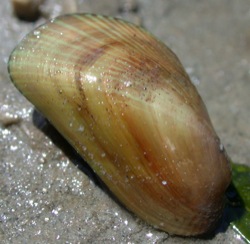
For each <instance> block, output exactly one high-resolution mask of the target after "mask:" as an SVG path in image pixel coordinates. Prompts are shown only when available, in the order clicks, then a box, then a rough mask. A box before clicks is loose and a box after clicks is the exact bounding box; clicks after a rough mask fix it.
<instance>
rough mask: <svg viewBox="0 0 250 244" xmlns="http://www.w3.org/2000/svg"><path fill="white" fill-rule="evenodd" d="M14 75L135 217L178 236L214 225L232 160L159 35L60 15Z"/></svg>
mask: <svg viewBox="0 0 250 244" xmlns="http://www.w3.org/2000/svg"><path fill="white" fill-rule="evenodd" d="M9 73H10V76H11V79H12V81H13V83H14V84H15V86H16V87H17V88H18V89H19V90H20V91H21V92H22V94H23V95H24V96H25V97H27V99H29V100H30V101H31V102H32V103H33V104H34V105H35V106H36V107H37V109H38V110H40V111H41V112H42V113H43V114H44V115H45V116H46V117H47V118H48V119H49V121H50V122H51V123H52V124H53V125H54V126H55V127H56V128H57V129H58V131H59V132H60V133H61V134H62V135H63V136H64V137H65V138H66V139H67V140H68V141H69V142H70V143H71V144H72V146H73V147H74V148H75V149H76V150H77V151H78V152H79V154H80V155H81V156H82V157H83V158H84V159H85V160H86V161H87V162H88V163H89V165H90V166H91V167H92V168H93V170H94V171H95V172H96V174H97V175H98V176H99V177H100V178H101V179H102V180H103V182H104V183H105V184H106V185H107V186H108V187H109V189H110V190H111V191H112V192H113V194H114V195H115V196H116V197H117V198H118V199H119V201H120V202H121V203H122V204H123V205H124V206H126V207H127V208H128V209H129V210H131V211H132V212H134V213H135V214H136V215H137V216H139V217H141V218H142V219H144V220H145V221H147V222H148V223H150V224H152V225H154V226H156V227H157V228H159V229H161V230H164V231H167V232H169V233H170V234H177V235H185V236H187V235H199V234H202V233H204V232H207V231H209V230H211V229H212V228H214V227H215V223H216V222H217V221H218V219H219V218H220V215H221V212H222V209H223V204H224V192H225V190H226V188H227V186H228V184H229V182H230V177H231V173H230V166H229V163H228V159H227V156H226V153H225V150H224V149H223V147H222V146H221V144H220V140H219V139H218V137H217V135H216V133H215V131H214V129H213V126H212V125H211V122H210V119H209V117H208V114H207V111H206V108H205V106H204V103H203V102H202V100H201V98H200V96H199V94H198V93H197V91H196V89H195V87H194V85H193V84H192V83H191V82H190V80H189V77H188V76H187V74H186V73H185V71H184V69H183V67H182V65H181V64H180V62H179V60H178V58H177V57H176V56H175V54H174V53H173V52H172V51H171V50H170V49H169V48H168V47H166V46H165V45H164V44H163V43H162V42H160V41H159V40H157V39H156V38H155V37H154V36H153V35H151V34H150V33H148V32H147V31H145V30H144V29H143V28H140V27H138V26H135V25H133V24H130V23H128V22H125V21H122V20H118V19H115V18H110V17H104V16H96V15H90V14H75V15H68V16H62V17H58V18H56V19H53V20H51V21H50V22H48V23H46V24H45V25H42V26H40V27H39V28H37V29H36V30H34V31H33V32H31V33H30V34H29V35H27V37H26V38H24V40H23V41H22V42H21V43H20V44H19V45H18V46H17V47H16V49H15V50H14V51H13V53H12V54H11V57H10V60H9Z"/></svg>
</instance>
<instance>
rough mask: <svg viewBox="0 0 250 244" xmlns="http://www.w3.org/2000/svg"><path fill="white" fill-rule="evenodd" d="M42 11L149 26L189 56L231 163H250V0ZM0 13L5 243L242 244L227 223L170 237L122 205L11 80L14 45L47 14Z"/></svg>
mask: <svg viewBox="0 0 250 244" xmlns="http://www.w3.org/2000/svg"><path fill="white" fill-rule="evenodd" d="M69 2H70V4H69ZM42 11H43V14H44V16H46V18H48V17H53V16H56V15H58V14H62V13H68V12H74V11H77V12H79V11H81V12H94V13H102V14H109V15H113V16H119V15H120V16H122V17H124V18H127V19H129V20H131V21H134V22H136V23H140V24H142V25H143V26H145V27H146V28H147V29H148V30H150V31H151V32H152V33H154V34H155V35H156V36H157V37H158V38H159V39H161V40H163V41H164V42H165V43H166V44H167V45H168V46H169V47H170V48H172V49H173V50H174V52H175V53H176V54H177V55H178V57H179V58H180V60H181V61H182V63H183V65H184V67H185V68H186V70H187V71H188V73H189V74H190V76H191V79H192V81H193V82H194V83H195V84H196V86H197V89H198V90H199V92H200V94H201V95H202V97H203V99H204V101H205V103H206V105H207V108H208V111H209V114H210V116H211V119H212V121H213V124H214V127H215V128H216V130H217V132H218V134H219V136H220V138H221V140H222V142H223V143H224V146H225V148H226V149H227V151H228V154H229V155H230V157H231V158H232V160H233V161H235V162H238V163H243V164H248V165H250V150H249V148H250V126H249V117H250V109H249V108H250V4H249V0H237V1H232V0H231V1H228V0H227V1H226V0H210V1H197V0H187V1H180V0H170V1H163V0H155V1H151V0H137V1H136V0H135V1H131V0H130V1H114V0H102V1H98V0H92V1H90V0H89V1H83V0H78V1H52V0H51V1H50V0H47V2H46V4H45V5H44V6H43V8H42ZM0 16H1V17H0V18H1V22H0V29H1V35H0V90H1V91H0V242H1V243H241V240H239V239H238V238H237V235H235V233H234V232H233V230H232V229H231V228H230V227H228V228H225V226H220V228H219V229H218V231H217V232H218V233H217V234H216V235H215V236H213V237H211V238H208V239H197V238H180V237H170V236H168V234H166V233H164V232H160V231H157V230H155V229H154V228H152V227H151V226H148V225H147V224H145V223H144V222H143V221H140V220H139V219H137V218H136V217H135V216H134V215H132V214H131V213H129V212H128V211H126V210H125V209H123V208H122V207H121V206H120V205H119V204H117V203H116V202H115V201H114V200H113V199H112V197H111V196H110V195H109V194H108V193H107V192H106V190H105V189H104V187H103V186H101V185H100V184H99V183H98V180H97V179H96V177H95V175H94V174H93V172H92V171H91V170H90V169H89V168H88V166H87V165H86V164H85V163H84V162H83V161H82V160H81V159H80V158H79V157H78V156H77V155H76V153H75V152H74V151H73V150H72V148H70V147H69V145H67V143H66V142H65V141H64V140H63V139H62V138H61V137H60V136H59V135H58V134H57V133H56V132H55V131H54V129H53V128H52V127H51V126H50V125H49V124H48V123H47V121H46V120H45V119H44V118H43V117H42V116H40V115H39V114H38V113H36V112H34V107H33V106H32V105H31V104H30V103H29V102H27V100H26V99H25V98H24V97H22V95H21V94H19V92H18V91H17V90H16V89H15V88H14V86H13V85H12V84H11V82H10V79H9V77H8V72H7V61H8V56H9V54H10V52H11V50H12V49H13V48H14V47H15V45H16V44H17V43H18V42H19V41H20V39H21V38H22V37H23V36H24V35H25V34H26V33H27V32H29V31H30V30H32V29H33V28H34V27H35V26H37V25H39V24H41V23H43V22H44V21H45V19H46V18H45V17H41V18H39V19H38V20H37V21H36V22H33V23H28V22H24V21H20V20H18V19H17V18H16V17H15V16H14V15H13V13H12V8H11V5H10V2H9V1H7V0H6V1H5V3H2V4H1V5H0Z"/></svg>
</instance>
